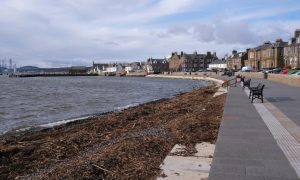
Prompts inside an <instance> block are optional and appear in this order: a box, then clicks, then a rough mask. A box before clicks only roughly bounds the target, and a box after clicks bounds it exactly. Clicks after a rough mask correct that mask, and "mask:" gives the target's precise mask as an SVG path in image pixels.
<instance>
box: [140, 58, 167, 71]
mask: <svg viewBox="0 0 300 180" xmlns="http://www.w3.org/2000/svg"><path fill="white" fill-rule="evenodd" d="M146 71H147V73H162V72H169V62H168V61H167V58H164V59H153V58H152V57H151V58H149V59H148V60H147V65H146Z"/></svg>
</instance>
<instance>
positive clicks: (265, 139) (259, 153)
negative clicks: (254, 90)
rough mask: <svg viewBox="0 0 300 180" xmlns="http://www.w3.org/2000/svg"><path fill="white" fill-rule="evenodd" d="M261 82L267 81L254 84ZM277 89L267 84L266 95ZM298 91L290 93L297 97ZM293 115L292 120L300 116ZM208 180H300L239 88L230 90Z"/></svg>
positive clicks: (271, 95) (275, 94) (275, 95)
mask: <svg viewBox="0 0 300 180" xmlns="http://www.w3.org/2000/svg"><path fill="white" fill-rule="evenodd" d="M258 82H264V80H256V82H255V83H258ZM268 83H269V82H268ZM266 84H267V83H266ZM278 87H281V86H280V85H277V84H276V85H273V84H272V83H270V84H267V88H266V94H267V93H269V92H272V88H278ZM267 89H268V91H267ZM295 91H296V90H295V89H292V90H290V92H291V95H295V94H293V93H296V92H295ZM298 92H299V91H298ZM279 95H280V94H277V92H276V93H275V92H272V93H270V94H269V95H266V98H270V97H273V98H274V97H283V96H279ZM285 96H286V97H289V96H288V95H285ZM298 96H299V95H298ZM297 98H298V97H297ZM279 99H280V98H279ZM281 100H284V101H285V102H290V101H287V100H289V98H281ZM299 100H300V98H299ZM287 104H288V103H287ZM287 104H286V105H287ZM280 106H283V105H280ZM299 107H300V106H299ZM282 109H287V108H283V107H282ZM288 111H289V112H292V111H293V110H288ZM292 115H293V116H290V117H291V118H292V117H294V115H297V114H292ZM299 117H300V116H299ZM299 123H300V119H299ZM209 179H210V180H214V179H299V178H298V175H297V173H296V172H295V170H294V168H293V167H292V166H291V165H290V162H289V160H288V159H287V157H286V156H285V154H284V153H283V151H282V149H281V148H280V147H279V145H278V143H277V141H276V140H275V139H274V137H273V134H272V133H271V132H270V130H269V128H268V126H267V125H266V124H265V122H264V120H263V119H262V117H261V116H260V114H259V113H258V112H257V110H256V108H255V107H254V105H253V104H252V103H251V102H250V100H249V99H248V96H247V95H246V93H245V91H244V90H243V89H242V88H241V87H240V86H237V87H230V89H229V93H228V95H227V100H226V103H225V107H224V113H223V118H222V122H221V126H220V132H219V135H218V140H217V143H216V149H215V152H214V158H213V162H212V167H211V170H210V174H209Z"/></svg>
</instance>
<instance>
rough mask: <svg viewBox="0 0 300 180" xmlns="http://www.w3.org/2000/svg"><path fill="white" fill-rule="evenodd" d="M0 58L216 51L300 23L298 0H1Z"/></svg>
mask: <svg viewBox="0 0 300 180" xmlns="http://www.w3.org/2000/svg"><path fill="white" fill-rule="evenodd" d="M0 27H1V28H0V59H3V58H12V59H13V60H14V62H16V63H17V65H18V66H23V65H36V66H40V67H60V66H72V65H90V64H91V63H92V61H93V60H94V61H96V62H116V61H119V62H125V61H145V60H146V59H147V58H148V57H165V56H168V55H169V54H170V53H171V52H173V51H185V52H187V53H191V52H193V51H198V52H199V53H205V52H206V51H216V52H217V55H218V56H219V57H222V56H224V55H225V54H226V53H230V52H231V51H232V50H233V49H237V50H240V51H242V50H244V49H246V48H250V47H254V46H256V45H259V44H260V43H262V42H263V41H266V40H270V41H274V40H275V39H277V38H282V39H284V40H288V38H290V37H292V36H293V31H294V30H295V29H296V28H300V3H299V2H298V1H297V0H248V1H245V0H240V1H236V0H235V1H234V0H180V1H179V0H85V1H82V0H42V1H41V0H26V1H25V0H1V1H0Z"/></svg>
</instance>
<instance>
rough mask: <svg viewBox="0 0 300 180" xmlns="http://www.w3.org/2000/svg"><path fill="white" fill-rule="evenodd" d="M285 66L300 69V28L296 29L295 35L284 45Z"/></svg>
mask: <svg viewBox="0 0 300 180" xmlns="http://www.w3.org/2000/svg"><path fill="white" fill-rule="evenodd" d="M284 62H285V66H286V67H289V68H292V69H300V29H297V30H296V31H295V35H294V37H293V38H291V39H290V40H289V42H288V44H287V45H286V46H285V47H284Z"/></svg>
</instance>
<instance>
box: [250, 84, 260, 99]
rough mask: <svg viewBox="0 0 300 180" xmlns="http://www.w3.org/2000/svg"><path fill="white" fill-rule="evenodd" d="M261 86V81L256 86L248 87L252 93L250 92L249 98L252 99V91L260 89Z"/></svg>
mask: <svg viewBox="0 0 300 180" xmlns="http://www.w3.org/2000/svg"><path fill="white" fill-rule="evenodd" d="M261 86H262V84H261V83H258V85H257V86H256V87H248V88H249V90H250V93H249V99H250V98H251V96H252V91H253V90H257V89H260V88H261Z"/></svg>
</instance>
